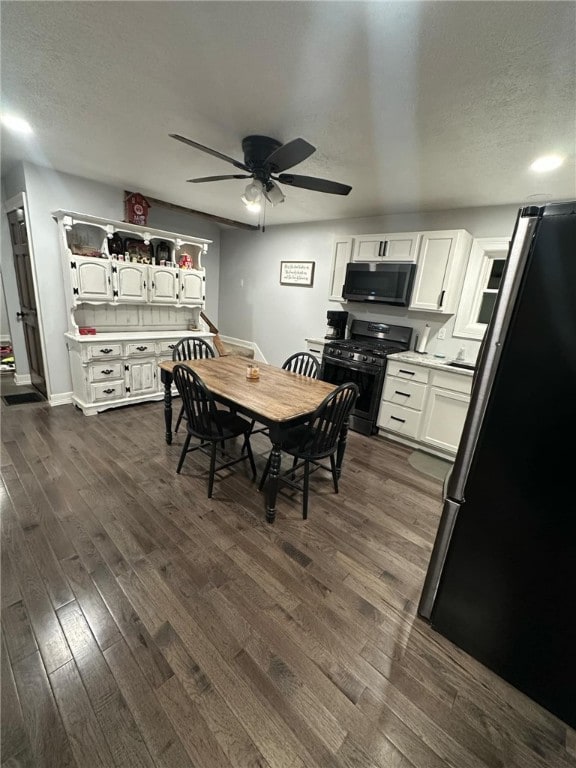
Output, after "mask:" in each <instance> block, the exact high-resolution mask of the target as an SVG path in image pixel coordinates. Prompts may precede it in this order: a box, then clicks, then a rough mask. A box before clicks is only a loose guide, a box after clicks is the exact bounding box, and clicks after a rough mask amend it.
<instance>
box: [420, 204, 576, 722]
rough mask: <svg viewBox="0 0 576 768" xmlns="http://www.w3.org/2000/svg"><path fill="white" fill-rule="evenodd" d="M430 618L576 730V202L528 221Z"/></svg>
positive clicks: (484, 365) (465, 454) (427, 591)
mask: <svg viewBox="0 0 576 768" xmlns="http://www.w3.org/2000/svg"><path fill="white" fill-rule="evenodd" d="M419 614H420V615H421V616H422V617H423V618H425V619H427V620H429V621H430V623H431V624H432V626H433V628H434V629H436V630H437V631H438V632H439V633H441V634H442V635H444V636H445V637H447V638H449V639H450V640H451V641H452V642H454V643H455V644H456V645H457V646H459V647H460V648H462V649H464V650H465V651H467V652H468V653H469V654H470V655H471V656H473V657H475V658H476V659H478V660H479V661H481V662H482V663H483V664H485V665H486V666H487V667H489V668H491V669H492V670H494V671H495V672H496V673H497V674H498V675H500V676H501V677H502V678H504V679H505V680H507V681H508V682H509V683H511V684H512V685H513V686H515V687H516V688H518V689H519V690H521V691H523V692H524V693H526V694H527V695H528V696H529V697H531V698H532V699H534V700H535V701H537V702H538V703H539V704H541V705H542V706H543V707H545V708H546V709H548V710H549V711H551V712H553V713H554V714H555V715H557V716H558V717H559V718H560V719H561V720H563V721H564V722H566V723H568V724H569V725H570V726H572V727H573V728H574V727H576V202H568V203H556V204H550V205H546V206H544V207H541V208H534V207H531V208H525V209H521V210H520V211H519V213H518V217H517V220H516V227H515V230H514V234H513V238H512V241H511V244H510V250H509V252H508V258H507V260H506V267H505V270H504V274H503V277H502V282H501V286H500V290H499V294H498V299H497V301H496V305H495V307H494V310H493V313H492V317H491V320H490V323H489V325H488V328H487V331H486V335H485V338H484V342H483V345H482V349H481V352H480V357H479V362H478V366H477V370H476V373H475V378H474V384H473V387H472V396H471V401H470V408H469V411H468V414H467V418H466V423H465V426H464V432H463V435H462V439H461V442H460V445H459V448H458V453H457V456H456V460H455V463H454V467H453V470H452V473H451V475H450V478H449V480H448V482H447V485H446V489H445V501H444V508H443V512H442V518H441V522H440V527H439V529H438V534H437V537H436V541H435V544H434V549H433V552H432V558H431V561H430V565H429V568H428V573H427V576H426V580H425V583H424V589H423V593H422V597H421V601H420V606H419Z"/></svg>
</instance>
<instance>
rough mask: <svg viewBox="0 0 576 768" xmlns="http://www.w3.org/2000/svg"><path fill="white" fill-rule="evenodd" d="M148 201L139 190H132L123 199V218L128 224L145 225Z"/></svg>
mask: <svg viewBox="0 0 576 768" xmlns="http://www.w3.org/2000/svg"><path fill="white" fill-rule="evenodd" d="M149 208H150V203H149V202H148V200H146V198H145V197H144V196H143V195H141V194H140V193H139V192H132V193H131V194H130V195H128V197H126V199H125V200H124V219H125V221H127V222H129V223H130V224H140V226H142V227H145V226H146V224H147V222H148V209H149Z"/></svg>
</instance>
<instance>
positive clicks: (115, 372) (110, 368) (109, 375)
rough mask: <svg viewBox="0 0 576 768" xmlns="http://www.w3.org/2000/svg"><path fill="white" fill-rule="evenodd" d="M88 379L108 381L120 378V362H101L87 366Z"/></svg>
mask: <svg viewBox="0 0 576 768" xmlns="http://www.w3.org/2000/svg"><path fill="white" fill-rule="evenodd" d="M88 370H89V376H90V381H109V380H112V379H120V378H122V363H106V362H102V363H99V364H97V365H91V366H90V367H89V369H88Z"/></svg>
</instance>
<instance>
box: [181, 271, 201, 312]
mask: <svg viewBox="0 0 576 768" xmlns="http://www.w3.org/2000/svg"><path fill="white" fill-rule="evenodd" d="M204 280H205V278H204V270H195V269H181V270H180V304H202V303H203V301H204Z"/></svg>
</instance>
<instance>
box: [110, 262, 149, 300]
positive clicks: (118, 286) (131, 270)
mask: <svg viewBox="0 0 576 768" xmlns="http://www.w3.org/2000/svg"><path fill="white" fill-rule="evenodd" d="M112 274H113V276H114V299H115V300H116V301H117V302H118V303H119V304H124V303H130V302H133V301H134V302H138V303H139V304H141V303H142V302H143V301H146V300H147V298H148V288H147V285H148V284H147V278H148V267H147V266H145V265H144V264H123V263H122V262H114V263H113V265H112Z"/></svg>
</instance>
